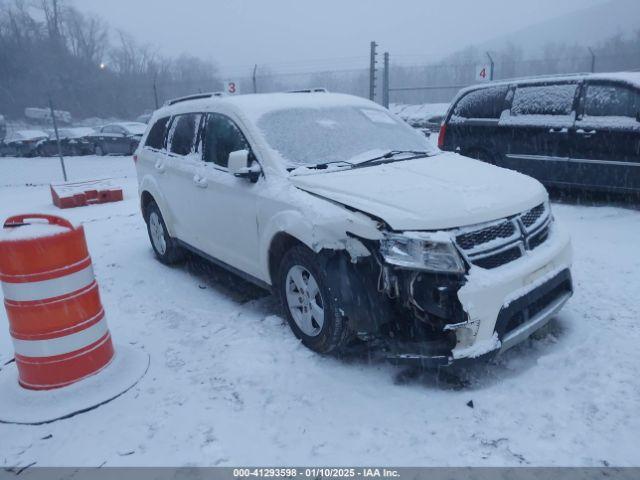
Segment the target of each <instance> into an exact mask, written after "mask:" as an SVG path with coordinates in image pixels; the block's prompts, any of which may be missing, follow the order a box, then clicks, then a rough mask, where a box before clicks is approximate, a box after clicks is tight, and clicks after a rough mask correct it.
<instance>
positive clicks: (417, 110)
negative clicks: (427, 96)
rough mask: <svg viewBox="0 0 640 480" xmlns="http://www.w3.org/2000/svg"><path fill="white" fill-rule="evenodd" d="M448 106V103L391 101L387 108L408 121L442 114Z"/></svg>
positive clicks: (421, 119) (444, 113)
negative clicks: (419, 103)
mask: <svg viewBox="0 0 640 480" xmlns="http://www.w3.org/2000/svg"><path fill="white" fill-rule="evenodd" d="M448 108H449V104H448V103H424V104H422V105H407V104H402V103H392V104H391V105H389V110H391V111H392V112H393V113H395V114H396V115H398V116H399V117H400V118H402V119H403V120H404V121H406V122H409V123H411V122H416V121H424V120H428V119H430V118H432V117H436V116H444V115H446V113H447V109H448Z"/></svg>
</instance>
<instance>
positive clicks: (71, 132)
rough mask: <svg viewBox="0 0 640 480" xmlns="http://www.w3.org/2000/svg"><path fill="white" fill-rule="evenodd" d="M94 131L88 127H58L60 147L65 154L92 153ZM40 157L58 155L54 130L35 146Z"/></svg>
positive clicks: (93, 150)
mask: <svg viewBox="0 0 640 480" xmlns="http://www.w3.org/2000/svg"><path fill="white" fill-rule="evenodd" d="M95 135H96V131H95V130H94V129H93V128H89V127H75V128H60V129H58V136H59V137H60V149H61V150H62V154H63V155H65V156H74V155H93V154H94V152H95V146H94V139H93V138H94V136H95ZM37 151H38V155H40V156H41V157H52V156H55V155H58V143H57V140H56V135H55V132H53V131H52V132H51V133H49V138H47V139H46V140H43V141H42V142H40V144H39V145H38V148H37Z"/></svg>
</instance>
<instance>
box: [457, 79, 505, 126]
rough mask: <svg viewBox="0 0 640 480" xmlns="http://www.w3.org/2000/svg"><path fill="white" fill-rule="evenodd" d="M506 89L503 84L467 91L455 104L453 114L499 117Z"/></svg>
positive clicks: (466, 116)
mask: <svg viewBox="0 0 640 480" xmlns="http://www.w3.org/2000/svg"><path fill="white" fill-rule="evenodd" d="M508 89H509V87H508V86H507V85H503V86H499V87H490V88H482V89H480V90H474V91H472V92H469V93H467V94H466V95H465V96H464V97H462V98H461V99H460V101H459V102H458V103H457V104H456V106H455V108H454V109H453V114H454V115H455V116H457V117H463V118H500V114H501V113H502V109H503V107H504V98H505V96H506V94H507V90H508Z"/></svg>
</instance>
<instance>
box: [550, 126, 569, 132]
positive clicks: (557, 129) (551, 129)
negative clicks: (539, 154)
mask: <svg viewBox="0 0 640 480" xmlns="http://www.w3.org/2000/svg"><path fill="white" fill-rule="evenodd" d="M568 131H569V129H568V128H566V127H562V128H550V129H549V133H567V132H568Z"/></svg>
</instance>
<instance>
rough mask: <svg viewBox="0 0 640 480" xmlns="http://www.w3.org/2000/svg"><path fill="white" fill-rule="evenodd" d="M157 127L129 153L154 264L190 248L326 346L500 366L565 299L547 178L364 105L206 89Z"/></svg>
mask: <svg viewBox="0 0 640 480" xmlns="http://www.w3.org/2000/svg"><path fill="white" fill-rule="evenodd" d="M149 125H150V127H149V128H148V130H147V132H146V133H145V135H144V137H143V139H142V141H141V143H140V146H139V147H138V149H137V151H136V155H135V157H134V159H135V160H136V167H137V173H138V181H139V191H140V200H141V208H142V212H143V215H144V219H145V221H146V222H147V225H148V230H149V237H150V239H151V244H152V246H153V249H154V251H155V254H156V256H157V257H158V259H159V260H160V261H162V262H164V263H174V262H177V261H179V260H180V259H182V258H183V253H184V252H185V250H189V251H191V252H194V253H196V254H198V255H201V256H203V257H205V258H207V259H209V260H211V261H213V262H216V263H218V264H220V265H222V266H224V267H227V268H229V269H230V270H232V271H233V272H235V273H238V274H240V275H242V276H243V277H245V278H247V279H249V280H251V281H253V282H255V283H256V284H258V285H261V286H264V287H267V288H270V289H272V291H273V292H274V293H275V294H276V295H277V296H278V297H279V298H280V300H281V302H282V304H283V307H284V312H285V314H286V316H287V319H288V321H289V325H290V326H291V329H292V330H293V332H294V333H295V335H296V336H297V337H298V338H300V339H301V341H302V342H303V343H304V344H305V345H306V346H307V347H309V348H310V349H312V350H315V351H317V352H321V353H328V352H336V351H340V350H342V349H343V347H345V346H347V344H349V343H351V342H352V341H355V340H356V339H359V340H360V341H367V342H372V343H374V344H375V345H376V346H378V347H379V349H380V351H383V352H386V355H388V356H389V357H390V358H394V359H396V360H398V361H402V360H406V361H412V362H413V361H419V362H421V363H423V364H425V365H442V364H449V363H451V362H453V361H454V360H457V359H461V358H469V357H479V356H483V355H485V354H495V353H499V352H501V351H504V350H505V349H507V348H509V347H511V346H512V345H514V344H516V343H518V342H519V341H521V340H523V339H525V338H527V337H528V336H529V335H530V334H531V333H533V332H534V331H535V330H537V329H539V328H540V327H542V326H543V325H544V324H545V323H546V322H547V321H548V320H549V319H550V317H551V316H552V315H553V314H554V313H555V312H557V311H558V310H559V309H560V308H561V307H562V305H563V304H564V303H565V302H566V301H567V300H568V298H569V297H570V296H571V294H572V288H573V287H572V282H571V274H570V265H571V245H570V240H569V236H568V235H567V233H565V232H564V231H563V230H562V229H561V228H560V227H559V226H558V225H557V223H555V222H554V219H553V216H552V214H551V211H550V207H549V202H548V196H547V193H546V191H545V189H544V188H543V187H542V186H541V185H540V183H538V182H537V181H536V180H534V179H532V178H530V177H527V176H524V175H521V174H519V173H517V172H514V171H510V170H505V169H502V168H498V167H494V166H491V165H488V164H486V163H483V162H479V161H476V160H472V159H470V158H466V157H462V156H460V155H457V154H454V153H443V152H440V151H438V150H437V149H435V148H434V147H432V146H431V145H430V144H429V143H428V141H427V139H426V138H425V137H424V135H422V134H420V133H419V132H417V131H415V130H413V129H412V128H410V127H409V126H408V125H407V124H405V123H404V122H402V121H401V120H400V119H399V118H397V117H396V116H394V115H392V114H391V113H389V111H387V110H386V109H384V108H382V107H380V106H378V105H376V104H375V103H373V102H370V101H368V100H363V99H361V98H357V97H352V96H348V95H338V94H330V93H325V92H315V91H314V92H292V93H280V94H261V95H242V96H235V97H228V96H220V95H217V94H202V95H194V96H192V97H185V98H181V99H177V100H174V101H170V102H167V104H165V106H164V107H163V108H161V109H159V110H158V111H156V112H155V113H154V115H153V117H152V119H151V121H150V122H149Z"/></svg>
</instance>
